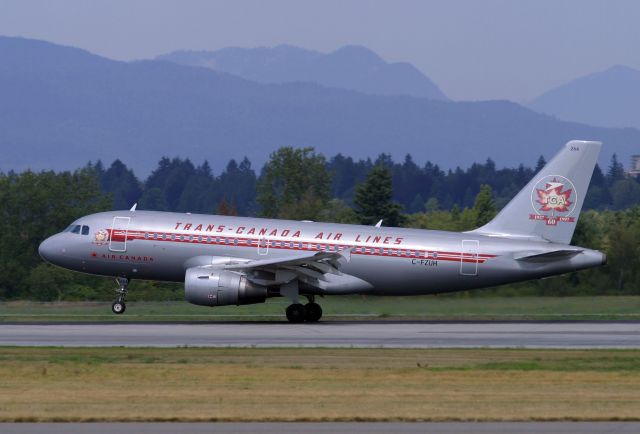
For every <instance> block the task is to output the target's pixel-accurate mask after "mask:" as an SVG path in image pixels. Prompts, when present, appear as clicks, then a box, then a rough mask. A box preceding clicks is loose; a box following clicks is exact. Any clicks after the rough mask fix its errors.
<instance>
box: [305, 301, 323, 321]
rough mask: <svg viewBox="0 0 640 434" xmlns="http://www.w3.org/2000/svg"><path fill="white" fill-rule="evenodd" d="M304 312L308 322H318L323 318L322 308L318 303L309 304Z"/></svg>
mask: <svg viewBox="0 0 640 434" xmlns="http://www.w3.org/2000/svg"><path fill="white" fill-rule="evenodd" d="M304 311H305V320H306V321H307V322H317V321H318V320H320V318H322V308H321V307H320V305H319V304H318V303H307V304H306V306H305V307H304Z"/></svg>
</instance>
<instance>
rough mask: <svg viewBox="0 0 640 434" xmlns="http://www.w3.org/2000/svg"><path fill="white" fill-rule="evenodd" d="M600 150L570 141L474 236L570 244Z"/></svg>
mask: <svg viewBox="0 0 640 434" xmlns="http://www.w3.org/2000/svg"><path fill="white" fill-rule="evenodd" d="M601 146H602V143H600V142H587V141H581V140H572V141H570V142H569V143H567V144H566V145H565V146H564V148H562V150H561V151H560V152H559V153H558V154H557V155H556V156H555V157H553V159H552V160H551V161H549V163H547V165H546V166H544V168H543V169H542V170H541V171H540V172H539V173H537V174H536V175H535V176H534V178H533V179H532V180H531V181H530V182H529V183H528V184H527V185H526V187H525V188H524V189H522V190H521V191H520V192H519V193H518V194H517V196H516V197H515V198H513V200H511V202H509V203H508V204H507V206H505V207H504V208H503V209H502V210H501V211H500V213H498V215H497V216H496V217H495V218H494V219H493V220H491V221H490V222H489V223H487V224H486V225H484V226H482V227H481V228H479V229H476V230H474V231H471V232H472V233H477V234H482V235H490V236H501V237H506V238H529V239H539V240H546V241H550V242H554V243H562V244H569V243H570V242H571V237H572V236H573V232H574V231H575V229H576V224H577V222H578V217H579V215H580V210H581V209H582V203H583V202H584V197H585V195H586V194H587V189H588V188H589V182H590V181H591V175H592V174H593V169H594V167H595V165H596V161H597V160H598V154H599V153H600V147H601Z"/></svg>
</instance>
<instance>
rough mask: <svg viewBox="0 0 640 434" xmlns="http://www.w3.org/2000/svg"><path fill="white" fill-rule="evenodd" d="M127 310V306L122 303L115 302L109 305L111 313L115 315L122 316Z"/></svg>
mask: <svg viewBox="0 0 640 434" xmlns="http://www.w3.org/2000/svg"><path fill="white" fill-rule="evenodd" d="M126 309H127V305H126V304H124V301H120V300H116V301H114V302H113V304H112V305H111V311H112V312H113V313H115V314H117V315H120V314H123V313H124V311H125V310H126Z"/></svg>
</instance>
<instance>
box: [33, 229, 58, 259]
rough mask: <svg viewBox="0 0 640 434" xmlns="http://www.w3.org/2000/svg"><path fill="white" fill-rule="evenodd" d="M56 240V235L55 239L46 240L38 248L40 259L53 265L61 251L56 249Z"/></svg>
mask: <svg viewBox="0 0 640 434" xmlns="http://www.w3.org/2000/svg"><path fill="white" fill-rule="evenodd" d="M54 238H55V235H54V236H53V237H49V238H47V239H46V240H44V241H43V242H41V243H40V247H38V254H39V255H40V257H41V258H42V259H44V260H45V261H47V262H51V263H53V259H54V257H55V256H56V253H58V252H59V250H60V249H59V248H57V247H56V244H57V242H56V240H55V239H54Z"/></svg>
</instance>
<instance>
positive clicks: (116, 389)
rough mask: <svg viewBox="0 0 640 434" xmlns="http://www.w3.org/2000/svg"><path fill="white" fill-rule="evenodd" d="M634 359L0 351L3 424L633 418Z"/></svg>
mask: <svg viewBox="0 0 640 434" xmlns="http://www.w3.org/2000/svg"><path fill="white" fill-rule="evenodd" d="M639 361H640V351H593V350H592V351H564V350H563V351H553V350H540V351H538V350H386V349H374V350H371V349H362V350H361V349H190V348H189V349H187V348H184V349H124V348H115V349H108V348H99V349H58V348H52V349H36V348H24V349H21V348H2V349H0V420H2V421H17V420H23V421H44V420H49V421H52V420H60V421H62V420H65V421H67V420H68V421H89V420H110V421H113V420H119V421H135V420H192V421H199V420H202V421H205V420H261V421H266V420H317V421H322V420H638V419H640V362H639Z"/></svg>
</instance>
